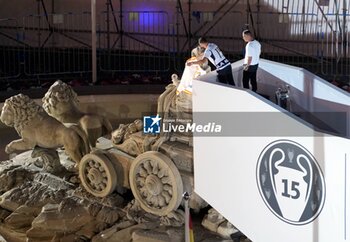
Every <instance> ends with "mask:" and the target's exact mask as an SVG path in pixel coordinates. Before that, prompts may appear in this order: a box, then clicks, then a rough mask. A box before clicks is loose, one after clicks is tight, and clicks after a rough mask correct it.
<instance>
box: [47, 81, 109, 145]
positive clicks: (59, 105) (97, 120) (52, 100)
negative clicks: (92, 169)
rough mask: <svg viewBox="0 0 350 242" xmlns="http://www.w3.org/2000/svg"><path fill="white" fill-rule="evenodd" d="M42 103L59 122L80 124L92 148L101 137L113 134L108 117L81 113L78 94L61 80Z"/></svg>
mask: <svg viewBox="0 0 350 242" xmlns="http://www.w3.org/2000/svg"><path fill="white" fill-rule="evenodd" d="M42 101H43V108H44V109H45V111H46V112H47V113H48V114H49V115H51V116H52V117H54V118H55V119H57V120H58V121H60V122H62V123H75V124H78V125H79V126H80V127H81V128H82V129H83V130H84V131H85V133H86V134H87V135H88V138H89V142H90V145H91V146H92V147H95V145H96V140H97V139H98V138H99V137H101V136H102V135H105V134H110V133H111V132H112V125H111V123H110V122H109V121H108V119H107V118H106V117H104V116H102V115H97V114H90V113H84V112H82V111H80V109H79V107H78V98H77V94H76V93H75V92H74V90H73V88H72V87H71V86H69V85H67V84H66V83H64V82H62V81H60V80H58V81H56V82H55V83H54V84H53V85H52V86H51V87H50V89H49V90H48V91H47V92H46V94H45V96H44V97H43V99H42Z"/></svg>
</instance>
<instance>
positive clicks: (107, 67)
mask: <svg viewBox="0 0 350 242" xmlns="http://www.w3.org/2000/svg"><path fill="white" fill-rule="evenodd" d="M121 14H122V15H123V16H124V19H125V21H121V20H120V19H119V16H120V15H121ZM117 18H118V19H117ZM171 37H172V36H171V35H170V33H169V17H168V14H167V13H166V12H154V11H148V12H145V11H133V12H123V13H120V12H113V11H112V12H103V13H101V14H100V24H99V28H98V43H99V44H98V46H99V55H98V56H99V66H100V69H101V70H102V71H112V72H125V71H132V72H166V71H169V69H170V58H171V51H172V46H171Z"/></svg>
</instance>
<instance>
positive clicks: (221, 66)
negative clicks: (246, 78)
mask: <svg viewBox="0 0 350 242" xmlns="http://www.w3.org/2000/svg"><path fill="white" fill-rule="evenodd" d="M198 44H199V46H200V47H201V48H203V49H205V51H204V53H203V55H201V56H199V57H197V60H196V61H191V62H188V63H187V65H189V66H190V65H192V64H197V65H202V64H203V63H205V62H206V61H208V60H209V61H210V62H211V63H212V64H213V65H214V66H215V67H216V72H217V73H218V79H219V82H221V83H225V84H230V85H232V86H235V82H234V80H233V75H232V68H231V63H230V62H229V60H228V59H226V57H225V56H224V55H223V54H222V52H221V50H220V49H219V47H218V46H217V45H216V44H213V43H208V41H207V40H206V39H205V38H204V37H202V38H199V40H198Z"/></svg>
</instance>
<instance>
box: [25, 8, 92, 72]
mask: <svg viewBox="0 0 350 242" xmlns="http://www.w3.org/2000/svg"><path fill="white" fill-rule="evenodd" d="M90 19H91V16H90V13H82V14H72V13H68V14H48V15H45V14H44V15H30V16H27V17H24V19H23V25H24V35H25V43H26V44H27V45H26V46H25V48H24V55H25V64H24V72H25V74H26V75H28V76H38V75H55V74H72V73H85V72H90V71H91V20H90Z"/></svg>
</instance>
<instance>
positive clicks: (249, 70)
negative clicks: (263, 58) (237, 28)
mask: <svg viewBox="0 0 350 242" xmlns="http://www.w3.org/2000/svg"><path fill="white" fill-rule="evenodd" d="M242 37H243V40H244V41H245V42H247V45H246V47H245V57H244V64H243V67H244V68H243V87H244V88H248V89H249V81H250V84H251V86H252V91H253V92H256V91H257V89H258V87H257V83H256V72H257V70H258V66H259V59H260V53H261V45H260V43H259V42H258V41H257V40H255V39H254V38H253V34H252V33H251V32H250V31H249V30H244V31H243V33H242Z"/></svg>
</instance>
